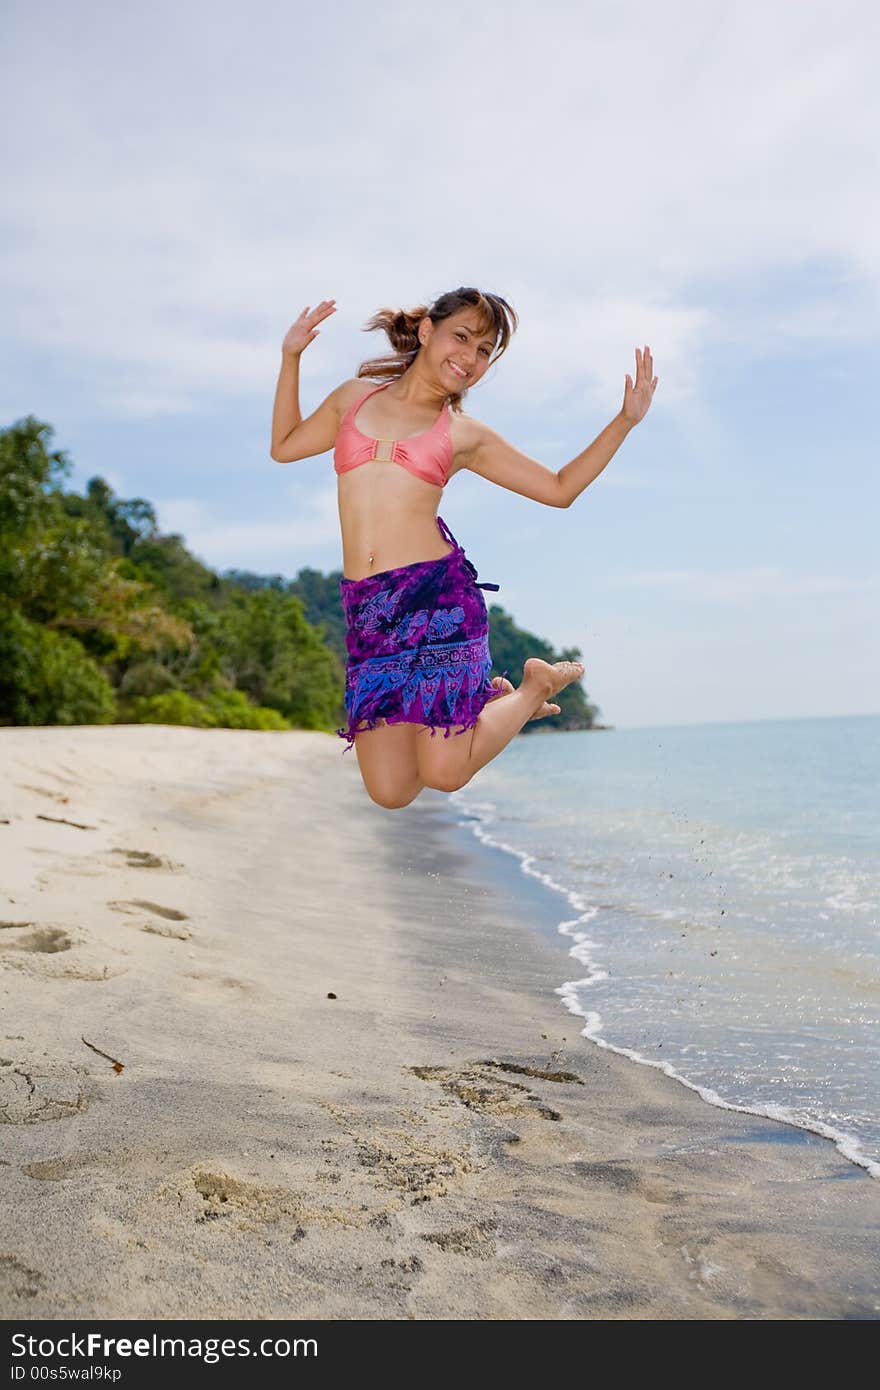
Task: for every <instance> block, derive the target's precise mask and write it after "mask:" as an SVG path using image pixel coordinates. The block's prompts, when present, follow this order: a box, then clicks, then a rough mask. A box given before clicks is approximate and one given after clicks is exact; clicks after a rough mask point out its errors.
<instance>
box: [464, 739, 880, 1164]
mask: <svg viewBox="0 0 880 1390" xmlns="http://www.w3.org/2000/svg"><path fill="white" fill-rule="evenodd" d="M451 801H452V804H453V806H454V809H455V814H456V815H457V817H458V819H459V822H460V823H461V824H462V825H463V826H466V827H468V828H469V829H470V830H472V831H473V833H474V834H475V835H476V836H477V837H478V838H479V839H481V840H483V841H484V842H486V843H487V844H490V845H494V846H496V847H497V848H498V849H501V850H504V851H506V852H507V853H509V854H510V855H511V856H513V857H514V858H515V859H516V860H517V861H518V865H519V870H520V871H522V872H524V873H527V874H530V875H534V876H535V877H537V878H538V879H540V880H541V881H542V882H543V883H544V884H545V885H546V887H547V890H548V892H552V893H555V894H558V895H559V896H560V899H561V900H564V901H561V902H560V918H561V920H560V922H559V932H560V934H561V936H562V937H564V938H565V939H566V942H567V944H568V946H569V955H570V957H571V960H570V963H569V966H568V974H567V978H560V984H559V990H558V993H559V996H560V1005H561V1007H566V1008H568V1009H569V1010H570V1011H571V1012H572V1013H573V1014H576V1015H578V1016H579V1018H580V1020H581V1026H582V1031H583V1034H584V1035H585V1036H586V1037H589V1038H591V1039H593V1040H594V1041H595V1042H596V1043H598V1044H600V1045H603V1046H607V1047H611V1048H613V1049H614V1050H616V1051H619V1052H622V1053H625V1054H626V1055H628V1056H630V1057H632V1058H633V1059H634V1060H635V1061H639V1062H642V1063H647V1064H650V1065H653V1066H658V1067H661V1068H662V1070H664V1071H665V1072H667V1073H668V1074H669V1075H672V1076H675V1077H677V1078H678V1079H679V1080H680V1081H681V1082H683V1083H685V1084H688V1085H691V1086H692V1087H693V1088H694V1089H696V1090H698V1091H699V1092H700V1094H701V1095H703V1096H704V1097H705V1099H706V1100H708V1101H710V1102H711V1103H713V1104H716V1105H722V1106H731V1107H734V1108H737V1109H742V1110H746V1111H749V1112H752V1113H754V1114H760V1115H767V1116H770V1117H772V1118H778V1119H783V1120H786V1121H788V1122H790V1123H794V1124H796V1125H800V1126H802V1127H805V1128H807V1129H811V1130H814V1131H815V1132H817V1133H820V1134H824V1135H826V1136H828V1137H829V1138H832V1139H833V1140H834V1141H835V1142H836V1144H837V1146H838V1148H839V1149H840V1150H841V1152H842V1153H844V1154H845V1155H846V1156H847V1157H849V1158H851V1159H852V1160H853V1161H854V1162H856V1163H859V1164H861V1165H862V1166H863V1167H865V1168H866V1169H867V1170H868V1171H869V1172H870V1173H871V1174H872V1176H875V1177H878V1176H880V1030H878V1023H880V932H878V900H880V716H874V715H865V716H851V717H844V718H836V719H831V718H828V719H792V720H768V721H766V722H765V721H761V722H750V723H737V724H702V725H694V726H689V727H687V726H675V727H662V728H661V727H658V728H639V729H615V730H589V731H586V730H585V731H579V732H569V733H565V732H558V733H557V732H554V733H550V732H547V733H542V732H538V731H537V730H536V731H535V732H534V733H530V734H521V735H519V736H518V737H517V738H516V739H515V740H514V741H513V742H512V743H511V744H510V745H508V747H507V748H506V749H504V750H503V752H502V753H501V754H500V755H499V757H497V758H496V759H494V760H493V761H492V762H491V763H490V764H489V765H488V766H487V767H485V768H483V769H481V771H480V772H478V773H477V775H476V776H475V777H474V778H473V779H472V781H471V782H470V783H468V785H467V786H466V787H464V788H462V790H461V791H459V792H456V793H454V794H453V796H452V798H451ZM561 965H563V967H564V962H561Z"/></svg>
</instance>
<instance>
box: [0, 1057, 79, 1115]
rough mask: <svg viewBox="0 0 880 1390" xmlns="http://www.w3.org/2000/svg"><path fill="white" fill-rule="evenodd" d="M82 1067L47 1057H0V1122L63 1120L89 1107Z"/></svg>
mask: <svg viewBox="0 0 880 1390" xmlns="http://www.w3.org/2000/svg"><path fill="white" fill-rule="evenodd" d="M88 1084H89V1081H88V1073H87V1071H86V1069H85V1067H74V1066H71V1065H70V1064H69V1063H66V1062H55V1061H52V1060H51V1059H49V1058H6V1057H0V1124H7V1125H28V1124H35V1123H36V1122H37V1121H39V1120H65V1119H69V1118H70V1117H71V1116H72V1115H79V1114H81V1113H82V1112H83V1111H84V1110H87V1109H88V1107H89V1094H88V1091H87V1087H88Z"/></svg>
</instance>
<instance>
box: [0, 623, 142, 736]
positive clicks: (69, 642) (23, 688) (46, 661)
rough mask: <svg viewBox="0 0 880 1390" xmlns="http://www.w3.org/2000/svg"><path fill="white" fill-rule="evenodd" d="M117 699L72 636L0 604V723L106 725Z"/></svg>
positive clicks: (94, 663)
mask: <svg viewBox="0 0 880 1390" xmlns="http://www.w3.org/2000/svg"><path fill="white" fill-rule="evenodd" d="M115 712H116V699H115V696H114V693H113V687H112V686H111V684H110V682H109V680H108V679H107V677H106V676H105V675H104V674H103V672H102V671H101V670H100V668H99V667H98V664H97V662H95V661H93V660H92V658H91V657H90V656H89V655H88V654H87V653H86V652H85V651H84V649H83V647H82V645H81V644H80V643H79V642H77V640H76V638H74V637H68V636H66V635H65V634H64V633H60V632H53V631H52V630H51V629H50V628H45V627H40V626H39V625H38V624H37V623H32V622H29V621H28V619H27V618H25V617H24V615H23V614H22V613H21V612H20V611H18V610H17V609H15V608H11V607H8V606H7V605H5V604H4V605H3V606H2V607H0V724H110V723H112V722H113V718H114V715H115Z"/></svg>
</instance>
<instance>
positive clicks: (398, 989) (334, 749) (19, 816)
mask: <svg viewBox="0 0 880 1390" xmlns="http://www.w3.org/2000/svg"><path fill="white" fill-rule="evenodd" d="M342 746H343V745H342V743H341V740H339V739H336V738H334V737H333V736H332V735H329V736H328V735H323V734H311V733H252V732H245V731H230V730H200V729H183V728H166V727H161V726H150V725H144V726H109V727H85V728H83V727H77V728H62V727H58V728H41V729H3V730H0V770H2V792H0V819H2V818H5V822H6V823H2V824H0V1006H2V1020H0V1121H5V1123H0V1178H2V1182H3V1187H4V1189H5V1194H6V1200H5V1201H4V1203H3V1209H2V1217H0V1304H2V1309H3V1312H2V1316H4V1317H6V1318H9V1317H16V1318H75V1317H98V1316H100V1317H115V1318H126V1319H134V1318H139V1317H144V1318H185V1317H194V1318H236V1317H245V1318H252V1317H258V1318H269V1319H279V1318H296V1317H319V1318H360V1319H364V1318H444V1319H451V1318H527V1319H572V1318H593V1317H595V1318H635V1319H647V1318H712V1319H717V1318H816V1317H821V1318H871V1317H876V1316H877V1313H878V1311H880V1276H878V1272H877V1271H878V1258H877V1257H878V1247H880V1242H878V1213H880V1200H878V1195H880V1185H878V1182H877V1180H874V1179H871V1178H870V1177H868V1176H867V1175H866V1174H865V1173H864V1171H863V1170H862V1169H859V1168H857V1167H856V1166H854V1165H852V1164H850V1163H848V1162H847V1161H846V1160H845V1159H844V1158H842V1157H841V1155H840V1154H839V1153H838V1152H837V1151H836V1149H835V1148H834V1146H833V1145H832V1144H831V1143H830V1142H828V1141H826V1140H823V1139H820V1138H818V1137H816V1136H813V1135H808V1134H805V1133H804V1132H802V1131H799V1130H795V1129H794V1128H793V1127H791V1126H786V1125H782V1124H777V1123H775V1122H773V1121H769V1120H764V1119H760V1118H755V1117H752V1116H746V1115H739V1114H735V1113H732V1112H726V1111H720V1110H717V1109H714V1108H713V1107H711V1106H709V1105H707V1104H706V1103H705V1102H703V1101H702V1100H701V1099H700V1098H699V1097H698V1096H696V1095H695V1094H694V1092H692V1091H690V1090H688V1089H687V1088H685V1087H683V1086H681V1085H679V1084H678V1083H676V1082H675V1081H673V1080H671V1079H670V1078H668V1077H665V1076H663V1075H662V1074H660V1073H658V1072H656V1071H654V1070H651V1069H648V1068H644V1067H639V1066H637V1065H634V1064H632V1063H630V1062H628V1061H627V1060H626V1059H624V1058H621V1057H619V1056H616V1055H614V1054H611V1053H608V1052H606V1051H603V1050H602V1049H600V1048H597V1047H596V1046H595V1045H593V1044H592V1043H590V1042H588V1041H587V1040H586V1039H584V1038H582V1037H579V1036H578V1034H577V1021H576V1020H575V1019H573V1018H572V1017H571V1015H569V1014H567V1013H566V1012H565V1010H564V1008H563V1006H562V1004H561V1003H560V1001H559V999H558V998H557V997H556V996H555V995H554V994H553V989H554V987H555V986H556V985H557V984H559V983H560V982H561V981H562V980H563V979H565V978H567V975H568V973H570V972H569V970H568V966H569V962H568V959H567V957H566V955H565V947H564V945H563V944H561V943H560V942H557V941H554V940H553V939H552V937H551V936H550V935H549V934H542V933H541V932H539V931H538V930H536V929H535V927H534V926H533V924H532V921H531V917H532V916H533V915H534V913H535V911H536V910H538V909H537V899H536V898H535V896H534V895H530V893H529V892H527V891H525V890H522V889H521V888H520V887H519V886H518V885H517V884H516V883H515V882H514V880H513V879H512V878H510V879H509V880H502V879H501V878H500V877H499V875H498V872H497V869H496V868H495V867H493V865H492V863H491V856H488V855H486V853H485V851H483V850H481V849H480V847H479V846H477V845H475V844H473V843H472V842H471V840H470V837H468V836H467V835H466V834H465V833H464V832H463V831H461V830H460V829H458V828H456V827H455V826H454V824H453V823H452V822H453V817H452V816H450V814H449V810H448V803H447V801H446V799H445V798H444V797H443V796H442V795H441V794H440V793H433V792H427V793H424V794H423V796H422V797H420V798H419V800H418V801H417V802H415V803H413V804H412V806H410V807H407V808H405V809H403V810H399V811H387V810H384V809H382V808H380V807H377V806H375V805H374V804H373V803H372V802H371V801H370V800H369V798H368V797H367V795H366V792H365V791H364V789H363V787H362V785H361V781H360V777H359V773H358V769H357V764H356V762H355V755H354V753H353V752H352V753H349V754H347V755H346V756H345V759H344V760H343V759H342V756H341V750H342ZM47 818H48V819H47ZM53 818H54V819H53ZM62 821H69V822H75V823H76V824H65V823H62ZM80 827H81V828H80ZM513 872H514V870H513V869H511V874H513ZM513 890H515V891H513ZM330 992H332V993H333V994H335V996H336V998H335V999H331V998H329V997H328V994H329V993H330ZM83 1038H85V1039H86V1040H87V1041H88V1042H89V1043H91V1044H93V1045H94V1046H95V1047H97V1048H100V1049H101V1050H102V1051H104V1052H106V1053H107V1054H109V1056H110V1057H111V1058H114V1059H118V1061H119V1062H121V1063H122V1070H121V1071H120V1072H117V1071H116V1070H114V1067H113V1065H112V1063H111V1062H110V1061H108V1060H105V1059H104V1058H103V1057H101V1056H99V1055H97V1054H96V1053H95V1052H94V1051H93V1050H91V1049H90V1048H89V1047H88V1046H86V1044H85V1043H84V1042H83V1041H82V1039H83Z"/></svg>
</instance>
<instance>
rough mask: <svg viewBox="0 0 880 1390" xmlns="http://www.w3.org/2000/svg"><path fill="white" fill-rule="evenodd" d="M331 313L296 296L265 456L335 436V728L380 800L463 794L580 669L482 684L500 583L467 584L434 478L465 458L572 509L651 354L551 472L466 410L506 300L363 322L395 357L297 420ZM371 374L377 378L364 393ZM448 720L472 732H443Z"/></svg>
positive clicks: (464, 464)
mask: <svg viewBox="0 0 880 1390" xmlns="http://www.w3.org/2000/svg"><path fill="white" fill-rule="evenodd" d="M335 310H336V301H335V300H334V299H325V300H323V301H322V302H321V303H320V304H319V305H318V306H317V308H315V309H310V308H309V307H308V306H307V307H306V308H305V309H304V310H303V311H302V313H301V314H300V316H299V318H298V319H297V320H296V322H295V323H294V324H293V325H292V327H291V328H290V329H289V330H288V332H287V334H286V336H285V338H284V341H283V342H282V345H281V372H280V375H279V378H278V387H277V390H276V393H275V407H274V414H273V418H272V447H271V451H270V452H271V456H272V458H273V459H275V460H276V462H278V463H292V462H294V461H295V460H297V459H303V458H310V457H311V456H312V455H315V454H322V453H324V452H325V451H326V450H328V449H331V448H334V446H335V449H334V467H335V470H336V473H337V475H338V500H339V516H340V522H341V526H342V549H343V578H342V579H341V580H340V593H341V597H342V604H343V609H344V612H345V619H346V649H347V652H348V659H347V662H346V688H345V708H346V713H347V715H348V726H347V728H344V729H338V730H337V733H338V734H339V736H340V737H341V738H344V739H345V740H346V741H347V744H348V748H350V747H351V746H352V744H353V745H354V746H355V748H356V752H357V759H358V764H359V767H360V771H361V776H362V777H363V780H364V785H365V786H366V789H367V792H368V793H369V795H370V796H371V797H372V799H373V801H375V802H376V803H377V804H378V805H379V806H384V807H388V808H397V807H400V806H407V805H408V804H409V803H410V802H411V801H412V800H414V798H415V797H416V796H418V794H419V792H420V791H422V790H423V789H424V788H425V787H433V788H435V789H436V790H438V791H456V790H457V789H458V788H459V787H463V786H464V785H465V783H467V782H469V781H470V779H471V778H472V777H473V775H474V773H475V772H477V771H478V770H479V769H480V768H481V767H485V765H486V763H488V762H489V761H490V760H491V759H492V758H494V757H495V756H496V755H497V754H498V753H500V752H501V749H502V748H504V747H505V746H506V745H507V744H508V743H509V742H510V740H511V739H512V738H513V737H514V735H515V734H517V733H518V732H519V730H520V729H521V728H522V727H523V725H524V724H526V723H527V722H528V721H529V720H530V719H540V718H543V717H545V716H547V715H553V714H558V713H559V708H560V707H559V705H557V704H555V703H553V700H552V697H553V696H554V695H556V694H558V693H559V691H560V690H562V689H563V688H564V687H565V686H566V685H569V684H570V683H571V682H572V681H574V680H578V679H580V677H581V676H582V675H583V673H584V667H583V665H582V663H581V662H579V661H557V662H553V663H550V662H546V661H541V660H540V659H539V658H538V657H529V659H528V660H527V661H526V662H525V664H524V666H523V679H522V682H521V684H520V686H519V687H518V689H516V690H515V689H514V688H513V685H512V684H511V682H510V681H508V680H507V679H506V674H507V673H506V672H505V674H504V675H503V676H496V677H495V679H494V680H492V679H490V676H489V673H490V671H491V669H492V658H491V655H490V652H489V642H488V634H489V614H488V609H487V607H486V602H485V599H484V598H483V594H482V590H483V589H497V588H498V587H499V586H498V585H497V584H490V583H485V582H484V583H480V582H479V581H478V579H477V571H476V569H475V568H474V566H473V564H472V563H471V562H470V560H468V559H467V557H466V555H465V553H464V550H463V548H462V547H461V546H460V545H459V544H458V542H457V541H456V540H455V537H454V536H453V535H452V533H451V531H450V530H449V527H448V526H447V525H446V523H445V522H444V521H443V519H442V517H440V516H438V515H437V507H438V504H439V501H440V498H441V496H442V495H443V489H444V487H445V486H446V484H447V483H448V482H449V480H450V478H451V477H452V476H453V474H454V473H457V472H458V471H459V470H460V469H462V468H469V469H470V470H471V472H473V473H479V475H480V476H481V477H483V478H487V479H488V480H489V482H491V483H497V484H498V486H499V487H504V488H508V489H509V490H510V491H511V492H516V493H518V494H519V495H520V496H521V497H529V498H531V499H532V500H533V501H535V502H543V503H544V505H545V506H548V507H570V506H571V504H572V502H573V501H574V500H575V498H576V497H579V496H580V494H581V493H582V492H583V490H584V488H585V487H587V486H588V484H590V483H591V482H592V481H593V479H594V478H595V477H597V475H598V474H599V473H601V472H602V469H603V468H604V467H605V465H606V464H607V463H608V462H609V460H610V459H611V458H612V456H613V455H614V453H615V452H616V451H617V449H618V448H619V446H620V444H621V443H622V442H623V440H624V439H625V437H626V435H627V434H628V433H629V431H630V430H631V429H632V427H633V426H634V425H636V424H638V422H639V421H640V420H641V419H642V418H643V416H644V415H645V413H646V411H647V410H648V407H649V406H650V404H651V400H652V398H653V394H654V389H655V387H656V385H657V378H656V377H654V376H653V375H652V374H653V362H652V359H651V352H650V349H649V348H648V347H645V349H644V351H643V352H642V351H640V350H639V349H638V348H636V379H635V384H633V382H632V380H631V378H630V376H629V374H627V377H626V385H625V388H624V399H623V406H622V407H621V410H620V413H619V414H618V415H616V416H615V417H614V419H613V420H612V421H611V423H610V424H608V425H606V427H605V429H604V430H603V431H602V433H601V434H600V435H599V436H598V438H597V439H595V440H594V442H593V443H592V444H590V445H589V446H588V447H587V448H586V449H584V451H583V452H582V453H580V454H578V456H577V458H575V459H573V460H572V461H571V463H568V464H566V465H565V467H564V468H561V469H560V470H559V471H558V472H554V471H553V470H552V469H550V468H546V467H545V466H544V465H543V464H541V463H538V462H537V461H536V460H535V459H531V458H529V457H528V456H527V455H526V454H522V453H520V451H519V450H518V449H515V448H514V447H513V445H512V444H509V443H508V442H507V441H506V440H504V439H502V438H501V436H500V435H498V434H496V433H495V432H494V431H493V430H491V429H489V428H488V426H486V425H484V424H482V423H481V422H480V421H479V420H476V419H474V418H473V417H472V416H470V415H466V414H465V413H464V412H463V411H462V408H461V403H462V399H463V397H464V396H465V394H466V393H467V391H468V390H469V389H470V387H471V386H473V385H475V383H476V382H478V381H479V380H480V379H481V377H483V376H485V374H486V372H487V370H488V368H489V366H490V365H491V364H492V363H494V362H497V360H498V359H499V357H501V355H502V354H503V352H504V351H505V349H506V347H507V345H508V343H509V341H510V337H511V334H512V333H513V332H515V331H516V326H517V316H516V314H515V313H514V311H513V309H511V307H510V305H509V304H508V303H507V302H506V300H504V299H501V298H500V297H499V296H498V295H495V294H490V293H488V292H482V291H480V290H477V289H474V288H472V287H467V286H462V287H460V288H459V289H456V290H451V291H450V292H449V293H447V294H443V295H441V296H440V298H439V299H437V300H436V301H435V303H434V304H432V305H431V306H422V307H419V308H416V309H410V310H399V311H394V310H391V309H383V310H381V311H380V312H379V313H378V314H376V315H374V317H373V318H372V319H370V321H369V322H368V323H367V325H366V327H367V329H368V330H369V329H373V328H383V329H384V330H385V332H386V333H387V335H388V338H389V340H390V342H391V346H392V348H393V349H394V352H393V354H391V355H390V356H388V357H382V358H378V359H376V360H374V361H370V362H364V363H362V364H361V366H360V368H359V369H358V374H357V376H356V377H354V378H353V379H351V380H349V381H345V382H343V383H342V385H341V386H337V387H336V389H335V390H334V391H331V393H330V395H329V396H327V398H326V399H325V400H324V401H322V402H321V404H320V405H319V406H318V408H317V410H316V411H315V412H314V413H313V414H312V415H310V416H308V418H307V419H305V420H304V419H303V418H302V415H301V413H300V409H299V360H300V356H301V355H302V353H303V351H304V349H305V348H306V347H307V346H308V345H309V343H310V342H312V340H313V339H314V338H315V337H316V336H317V335H318V332H319V330H318V328H317V325H318V324H319V323H320V322H321V321H322V320H323V319H325V318H327V317H328V315H330V314H332V313H335ZM364 377H368V378H373V379H374V382H373V384H371V385H370V386H369V387H368V389H367V390H366V391H365V390H364V380H363V379H364ZM375 379H379V382H380V384H379V385H375ZM438 729H441V730H443V731H444V737H443V738H442V739H438V738H436V737H435V735H436V733H437V731H438ZM453 730H454V731H455V732H456V733H457V734H458V735H461V734H466V735H467V737H465V738H461V737H455V738H450V737H449V735H450V733H451V732H453ZM348 748H345V749H343V752H347V751H348Z"/></svg>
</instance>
